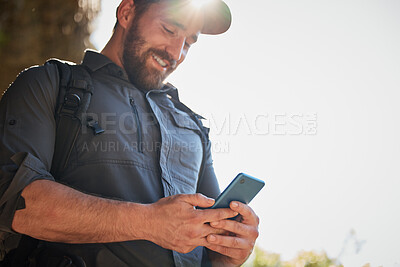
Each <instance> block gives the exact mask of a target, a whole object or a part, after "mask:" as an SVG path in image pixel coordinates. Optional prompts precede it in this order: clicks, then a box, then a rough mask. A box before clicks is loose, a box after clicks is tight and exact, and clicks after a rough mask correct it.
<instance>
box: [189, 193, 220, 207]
mask: <svg viewBox="0 0 400 267" xmlns="http://www.w3.org/2000/svg"><path fill="white" fill-rule="evenodd" d="M182 197H183V198H184V201H186V202H187V203H189V204H190V205H192V206H198V207H202V208H208V207H211V206H212V205H214V202H215V200H214V199H212V198H209V197H206V196H205V195H203V194H200V193H197V194H190V195H182Z"/></svg>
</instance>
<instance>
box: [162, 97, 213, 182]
mask: <svg viewBox="0 0 400 267" xmlns="http://www.w3.org/2000/svg"><path fill="white" fill-rule="evenodd" d="M168 95H169V96H171V101H172V103H174V105H175V107H176V108H178V109H180V110H182V111H183V112H186V113H187V114H188V115H189V116H190V118H191V119H192V120H193V121H194V122H195V123H196V124H197V126H199V128H200V138H201V144H202V146H203V158H202V161H201V166H200V172H199V179H198V181H197V187H198V186H199V185H200V183H201V180H202V177H203V173H204V167H205V163H206V157H207V153H206V150H207V149H209V145H210V139H209V132H210V129H209V128H207V127H205V126H204V125H203V123H202V122H201V119H204V118H203V117H202V116H200V115H199V114H197V113H195V112H194V111H192V110H191V109H190V108H188V107H187V106H186V105H185V104H183V103H182V102H181V101H180V100H179V96H178V91H177V90H174V91H170V92H168Z"/></svg>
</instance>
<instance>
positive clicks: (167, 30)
mask: <svg viewBox="0 0 400 267" xmlns="http://www.w3.org/2000/svg"><path fill="white" fill-rule="evenodd" d="M162 27H163V29H164V31H166V32H167V33H169V34H174V31H173V30H171V29H169V28H167V27H166V26H165V25H162Z"/></svg>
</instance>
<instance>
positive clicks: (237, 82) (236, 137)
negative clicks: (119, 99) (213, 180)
mask: <svg viewBox="0 0 400 267" xmlns="http://www.w3.org/2000/svg"><path fill="white" fill-rule="evenodd" d="M118 3H119V1H118V0H104V1H102V12H101V14H100V16H99V17H98V19H97V22H96V24H95V25H94V26H95V27H96V30H95V32H94V33H93V35H92V37H91V40H92V42H93V43H94V44H95V46H96V47H97V48H98V49H99V50H101V48H102V47H103V46H104V45H105V43H106V42H107V40H108V38H109V36H110V34H111V30H112V27H113V25H114V23H115V9H116V7H117V5H118ZM226 3H227V4H228V5H229V6H230V8H231V12H232V16H233V21H232V26H231V29H230V30H229V31H228V32H227V33H225V34H222V35H219V36H205V35H204V36H200V38H199V41H198V43H196V44H195V45H194V46H193V47H192V48H191V50H190V51H189V54H188V57H187V58H186V60H185V62H184V63H183V64H182V65H181V66H180V67H179V68H178V70H177V71H176V72H175V73H173V74H172V75H171V76H170V77H169V78H168V81H169V82H171V83H173V84H174V85H175V86H176V87H178V88H179V91H180V98H181V100H182V101H183V102H184V103H185V104H187V105H188V106H190V107H191V108H192V109H193V110H194V111H196V112H197V113H199V114H202V115H203V116H204V117H206V118H207V119H208V120H207V121H206V122H205V124H206V125H208V126H209V127H210V128H211V134H210V137H211V139H212V141H213V158H214V166H215V170H216V174H217V177H218V179H219V182H220V187H221V189H224V188H225V187H226V186H227V185H228V184H229V182H230V181H231V180H232V179H233V178H234V177H235V176H236V174H237V173H239V172H245V173H248V174H250V175H253V176H255V177H258V178H260V179H262V180H264V181H265V182H266V186H265V187H264V189H263V190H262V191H261V192H260V193H259V195H257V197H256V198H255V199H254V200H253V201H252V203H251V204H250V206H251V207H252V208H253V209H254V210H255V211H256V213H257V214H258V215H259V217H260V220H261V222H260V237H259V239H258V241H257V245H258V246H260V247H261V248H262V249H264V250H267V251H270V252H275V253H279V254H281V257H282V259H283V260H289V259H292V258H294V257H295V256H296V254H297V253H298V252H299V251H301V250H314V251H317V252H319V251H326V252H327V253H328V256H329V257H332V258H338V257H339V261H340V262H341V263H343V264H344V265H345V266H362V265H364V264H366V263H370V264H371V266H385V267H386V266H394V267H400V227H399V226H400V179H399V178H400V167H399V166H400V164H399V160H400V138H399V137H400V125H399V123H398V122H399V114H400V106H399V104H398V102H397V101H398V99H399V97H400V93H399V90H400V49H399V47H400V16H399V14H400V1H398V0H334V1H333V0H329V1H328V0H318V1H317V0H280V1H277V0H274V1H272V0H247V1H237V0H226Z"/></svg>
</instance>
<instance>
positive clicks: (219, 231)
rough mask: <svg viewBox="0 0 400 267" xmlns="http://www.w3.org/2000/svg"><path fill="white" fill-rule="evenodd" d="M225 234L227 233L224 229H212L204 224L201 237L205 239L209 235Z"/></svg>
mask: <svg viewBox="0 0 400 267" xmlns="http://www.w3.org/2000/svg"><path fill="white" fill-rule="evenodd" d="M227 233H228V232H227V231H226V230H224V229H219V228H214V227H211V226H210V224H204V227H203V229H202V235H201V236H202V237H207V236H208V235H210V234H216V235H225V234H227Z"/></svg>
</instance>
